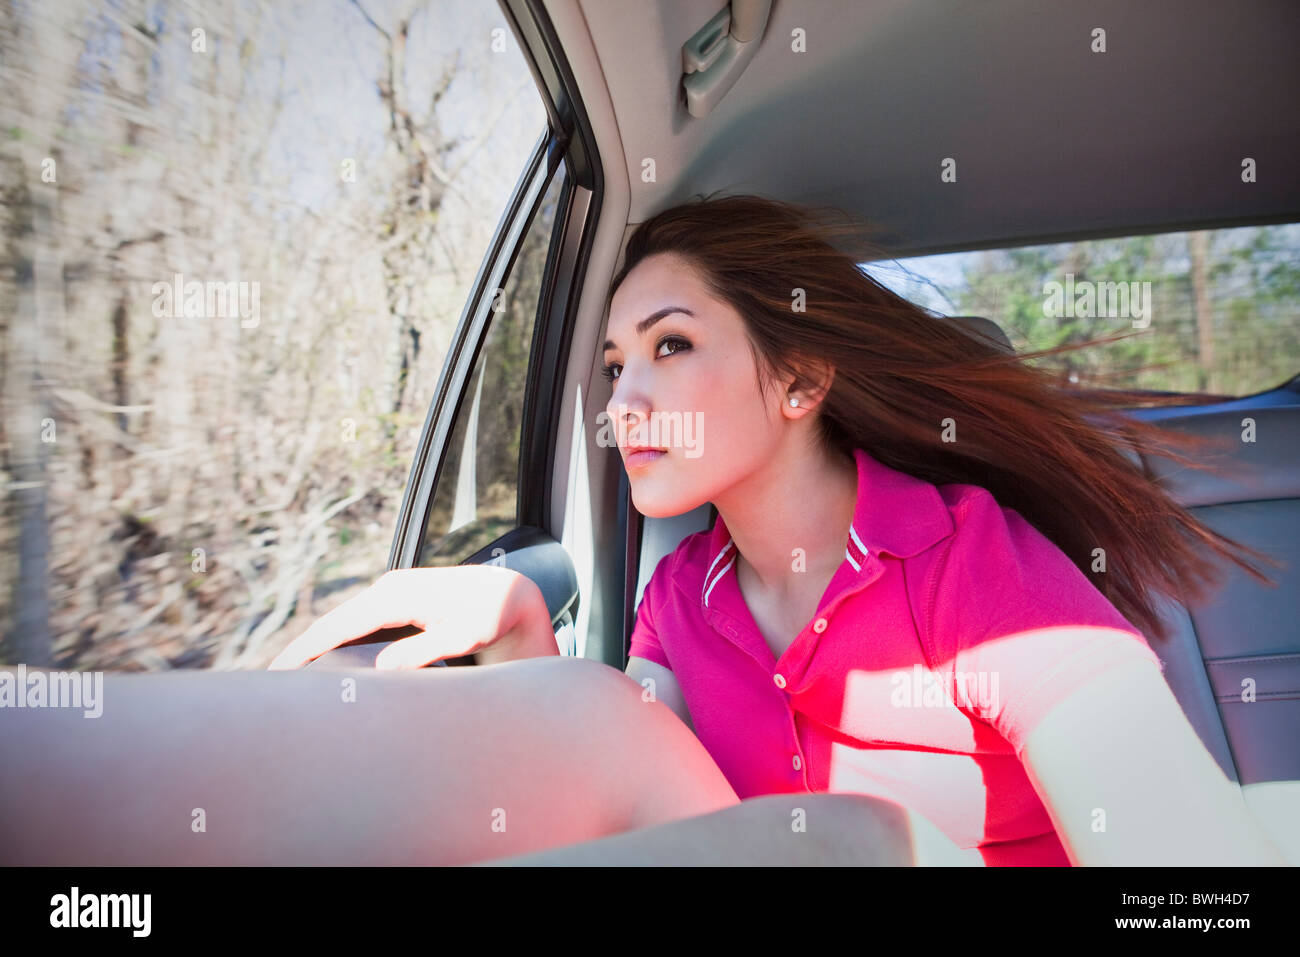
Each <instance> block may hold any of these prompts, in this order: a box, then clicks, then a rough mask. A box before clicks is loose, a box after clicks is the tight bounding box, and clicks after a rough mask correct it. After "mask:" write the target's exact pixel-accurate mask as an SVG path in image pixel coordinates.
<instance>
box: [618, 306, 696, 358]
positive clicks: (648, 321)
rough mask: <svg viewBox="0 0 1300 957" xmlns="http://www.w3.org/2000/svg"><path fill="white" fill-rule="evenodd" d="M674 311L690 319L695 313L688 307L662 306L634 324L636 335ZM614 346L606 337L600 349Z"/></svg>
mask: <svg viewBox="0 0 1300 957" xmlns="http://www.w3.org/2000/svg"><path fill="white" fill-rule="evenodd" d="M674 312H681V313H685V314H686V315H688V316H690V317H691V318H692V319H694V318H695V313H693V312H691V311H690V310H689V309H686V308H685V307H683V306H664V308H662V309H659V310H656V311H655V312H652V313H650V315H648V316H646V317H645V318H644V319H642V320H641V321H640V322H638V323H637V324H636V334H637V336H638V337H639V336H642V335H644V334H645V331H646V330H647V329H649V328H650V327H651V326H653V325H654V324H655V323H656V322H658V321H659V320H660V319H662V318H663V317H664V316H669V315H672V314H673V313H674ZM616 348H618V347H617V346H615V345H614V340H613V339H606V340H605V344H604V345H603V346H601V349H602V350H604V349H616Z"/></svg>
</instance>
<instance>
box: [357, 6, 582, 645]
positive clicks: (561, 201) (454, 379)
mask: <svg viewBox="0 0 1300 957" xmlns="http://www.w3.org/2000/svg"><path fill="white" fill-rule="evenodd" d="M503 10H505V11H506V12H507V13H508V14H509V13H510V12H511V11H510V5H509V4H504V5H503ZM519 24H520V21H518V20H516V21H515V29H516V32H517V33H518V34H519V36H520V41H521V47H523V48H524V51H525V55H526V56H528V57H529V59H530V65H531V66H532V67H533V71H534V75H535V76H536V77H538V78H539V82H540V83H541V86H542V89H541V92H542V94H543V98H544V101H545V103H546V106H547V112H548V116H549V123H548V125H547V128H546V129H545V130H544V131H543V132H542V133H541V135H540V136H539V138H538V140H537V143H536V146H535V147H534V150H533V153H532V155H531V157H530V158H529V160H528V163H527V164H526V166H525V168H524V169H523V171H522V173H521V175H520V178H519V182H518V184H517V185H516V187H515V191H514V194H513V196H512V197H511V200H510V202H509V204H508V205H507V207H506V210H505V213H504V215H503V216H502V219H501V222H500V223H499V225H498V227H497V230H496V233H495V236H494V237H493V240H492V243H491V245H490V247H489V249H488V253H487V256H486V257H485V259H484V261H483V263H482V265H481V267H480V269H479V272H478V275H477V277H476V278H475V281H474V284H473V287H472V289H471V292H470V295H469V298H468V300H467V301H466V303H465V307H464V311H463V313H462V315H461V319H460V322H459V324H458V327H457V330H456V333H455V337H454V339H453V342H452V344H451V347H450V349H449V351H448V354H447V359H446V361H445V363H444V365H443V369H442V373H441V376H440V379H439V383H438V387H437V390H436V392H435V395H434V399H433V402H432V404H431V406H430V409H429V412H428V416H427V418H426V421H425V424H424V428H423V431H422V434H421V437H420V442H419V445H418V447H417V451H416V455H415V459H414V462H413V464H412V468H411V474H410V478H409V481H408V482H407V486H406V491H405V495H404V498H403V502H402V506H401V508H400V510H399V512H398V520H397V528H396V531H395V535H394V539H393V546H392V551H391V554H390V557H389V568H390V569H395V568H414V567H437V566H445V565H454V564H470V563H490V564H496V565H501V566H504V567H507V568H510V569H513V570H515V571H518V572H520V573H522V574H525V575H527V576H528V577H529V578H531V579H532V580H533V581H535V582H536V583H537V585H538V586H539V588H540V589H541V591H542V594H543V596H544V597H545V599H546V604H547V608H548V610H549V611H550V614H551V622H552V626H553V628H554V629H555V633H556V641H557V645H558V647H559V651H560V653H561V654H562V655H575V654H578V645H577V638H576V633H575V629H574V622H575V620H576V616H577V612H578V606H579V601H580V595H579V592H578V578H577V575H576V573H575V569H574V564H573V561H572V559H571V557H570V555H569V553H568V551H567V550H566V549H565V548H564V547H563V546H562V545H561V544H560V542H559V541H557V540H556V538H555V537H554V536H553V535H552V534H551V532H550V531H549V530H548V529H547V527H546V524H547V519H546V516H548V515H549V514H550V509H549V500H548V499H549V494H550V484H551V483H550V481H549V477H550V476H551V474H552V467H553V458H554V442H553V436H554V435H555V429H556V426H557V422H558V403H557V402H556V401H554V400H555V399H556V397H557V396H558V389H557V383H556V381H555V378H554V375H555V370H557V369H560V368H563V364H564V363H563V358H564V354H565V351H566V347H567V341H568V334H569V331H570V330H569V329H568V327H567V321H568V317H569V316H570V315H571V314H572V312H571V308H570V296H571V295H572V294H573V293H574V291H575V290H576V289H577V288H578V285H579V284H578V283H577V278H578V274H579V272H580V269H581V265H582V253H583V252H584V250H585V246H586V245H587V243H585V242H584V239H586V240H589V238H590V237H589V235H588V229H587V226H588V223H589V221H590V218H591V217H592V216H593V215H594V212H595V209H596V205H595V203H594V202H593V199H594V197H595V195H596V191H597V190H596V187H597V185H598V177H597V175H596V174H595V170H594V163H593V158H594V154H593V153H592V151H591V149H590V146H589V144H588V142H587V141H586V140H585V138H583V137H581V136H578V137H575V136H574V127H575V119H574V116H573V110H572V107H571V106H568V105H567V104H571V103H572V102H573V101H572V99H570V98H568V97H567V96H564V95H563V89H562V87H561V86H560V85H559V84H561V83H562V82H563V77H562V75H561V72H560V71H557V69H556V65H555V64H549V65H548V66H546V67H542V68H539V66H538V62H537V57H538V55H539V53H540V54H541V55H543V56H549V54H547V53H545V52H544V50H543V48H542V47H538V46H534V47H533V48H531V49H530V48H529V46H528V41H529V39H530V38H531V39H532V40H533V41H534V42H537V41H538V38H537V37H536V36H532V35H531V34H530V32H529V30H528V29H524V30H522V31H521V29H520V25H519ZM527 24H532V25H533V26H536V23H535V21H531V20H530V21H527ZM548 84H549V85H548ZM557 102H558V103H561V104H566V105H565V106H564V107H563V108H562V107H561V106H557ZM381 636H383V637H386V638H390V639H391V638H392V637H393V633H391V632H389V633H381ZM376 637H380V636H376ZM377 651H378V649H377V648H372V649H368V650H367V651H366V652H365V656H366V657H367V658H370V657H373V654H374V653H377ZM472 663H473V661H472V657H470V656H466V657H462V658H454V659H449V660H447V662H446V664H447V665H451V666H459V665H467V664H472Z"/></svg>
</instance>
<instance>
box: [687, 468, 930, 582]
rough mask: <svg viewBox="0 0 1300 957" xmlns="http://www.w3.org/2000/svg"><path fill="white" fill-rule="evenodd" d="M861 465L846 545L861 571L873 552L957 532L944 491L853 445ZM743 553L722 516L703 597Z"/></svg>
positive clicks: (903, 554) (916, 547)
mask: <svg viewBox="0 0 1300 957" xmlns="http://www.w3.org/2000/svg"><path fill="white" fill-rule="evenodd" d="M853 459H854V461H855V462H856V464H857V467H858V499H857V505H856V506H855V508H854V512H853V521H852V523H850V525H849V529H848V535H847V537H846V540H845V546H844V560H845V561H846V562H848V564H849V566H850V567H851V568H852V569H853V571H854V572H855V573H856V574H858V575H861V574H862V573H863V569H864V567H865V566H866V564H867V559H868V556H870V555H872V554H879V553H882V552H883V553H887V554H889V555H893V556H894V557H895V558H911V557H912V556H914V555H918V554H920V553H921V552H923V551H925V549H927V548H929V547H930V546H931V545H933V544H935V543H936V542H939V541H942V540H943V539H944V538H946V537H948V536H949V535H951V534H952V533H953V530H954V526H953V523H952V516H951V515H949V514H948V507H947V506H946V505H945V504H944V501H943V498H942V496H940V495H939V490H938V489H937V488H935V487H934V486H933V485H931V484H930V483H929V482H926V481H925V480H924V479H919V478H917V477H915V476H913V475H908V474H907V473H906V472H900V471H898V470H897V469H892V468H890V467H889V466H887V465H885V464H883V463H882V462H878V461H877V460H876V459H875V458H873V457H872V456H870V455H868V454H867V453H866V452H865V451H863V450H862V449H854V451H853ZM737 554H738V552H737V549H736V544H735V542H733V541H732V540H731V535H730V533H728V531H727V525H726V523H725V522H723V520H722V516H721V515H719V516H718V519H717V521H716V522H715V523H714V525H713V531H712V533H711V534H710V536H709V548H708V555H709V566H708V569H707V571H706V572H705V575H704V583H703V585H702V586H701V589H700V601H701V603H703V604H704V605H706V606H707V605H708V603H709V595H710V593H711V592H712V591H713V589H714V587H715V586H716V585H717V583H718V582H719V581H721V580H722V577H723V576H724V575H726V573H727V571H728V570H729V569H730V568H731V567H732V566H733V565H735V563H736V556H737Z"/></svg>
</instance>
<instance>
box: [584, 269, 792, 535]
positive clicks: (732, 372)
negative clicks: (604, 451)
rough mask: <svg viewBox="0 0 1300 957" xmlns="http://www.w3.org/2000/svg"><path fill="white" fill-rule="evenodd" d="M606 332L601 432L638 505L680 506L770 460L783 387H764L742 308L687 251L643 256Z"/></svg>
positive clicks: (668, 509) (710, 495)
mask: <svg viewBox="0 0 1300 957" xmlns="http://www.w3.org/2000/svg"><path fill="white" fill-rule="evenodd" d="M606 336H607V341H606V343H605V351H604V362H605V374H606V377H607V378H609V377H611V376H612V387H613V394H612V395H611V397H610V400H609V404H608V405H607V406H606V407H605V411H606V414H607V416H608V418H607V420H606V421H605V422H604V423H602V425H601V432H600V437H599V440H600V441H601V442H602V444H606V445H607V444H610V443H611V442H617V444H618V447H619V454H620V455H621V456H622V458H623V464H624V467H625V468H626V469H627V474H628V481H629V484H630V486H631V490H632V501H633V503H634V504H635V505H636V508H637V511H639V512H641V513H642V514H643V515H647V516H650V517H652V518H661V517H665V516H670V515H680V514H681V513H683V512H687V511H690V510H691V509H693V508H696V507H698V506H699V505H702V504H704V503H705V502H710V501H717V499H718V497H719V494H720V493H721V492H723V491H725V490H726V489H728V488H730V487H731V486H733V485H735V484H736V483H737V482H739V481H741V480H742V479H744V478H745V477H746V476H748V475H750V474H752V473H754V472H755V471H756V470H757V469H759V468H760V467H761V466H762V465H763V464H764V463H766V462H770V461H771V457H772V456H773V455H774V454H775V453H776V451H777V447H778V445H779V442H780V439H781V425H782V421H783V418H782V415H781V412H780V407H781V404H782V402H783V391H782V390H781V389H779V388H770V389H769V392H768V394H767V396H764V395H763V393H762V390H761V389H760V387H759V382H758V372H757V367H756V364H755V361H754V356H753V353H752V352H751V351H750V346H749V339H748V337H747V336H746V333H745V326H744V321H743V320H742V319H741V317H740V314H739V313H737V312H736V311H735V310H734V309H732V308H731V306H729V305H727V304H726V303H723V302H720V301H719V300H717V299H715V298H713V297H712V296H711V295H709V293H708V291H707V288H706V287H705V285H704V283H703V282H702V281H701V280H700V279H699V278H698V277H697V276H696V275H695V273H694V272H693V270H691V269H690V268H689V267H688V266H687V265H686V264H685V262H684V260H682V259H680V258H678V257H676V256H673V255H671V254H667V253H661V254H658V255H655V256H650V257H647V258H646V259H644V260H642V262H641V263H640V264H639V265H637V266H636V268H634V269H633V270H632V272H630V273H629V274H628V276H627V277H626V279H624V281H623V284H622V285H621V286H620V287H619V288H618V291H617V292H616V293H615V294H614V298H613V300H612V301H611V303H610V310H609V325H608V327H607V329H606ZM638 449H646V451H638Z"/></svg>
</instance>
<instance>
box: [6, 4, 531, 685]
mask: <svg viewBox="0 0 1300 957" xmlns="http://www.w3.org/2000/svg"><path fill="white" fill-rule="evenodd" d="M203 6H204V5H201V4H200V5H189V6H186V5H177V4H145V5H141V6H139V8H138V11H137V12H136V13H130V14H126V13H122V14H121V15H119V14H115V13H113V12H112V11H111V10H108V11H107V12H106V10H105V9H101V7H102V5H93V6H81V5H76V4H19V5H17V6H15V7H14V8H13V9H12V11H10V12H9V14H7V15H6V16H5V17H0V79H2V80H3V85H4V88H5V90H6V91H9V93H10V94H12V95H11V96H9V99H8V100H7V101H6V107H7V108H8V109H9V113H8V114H7V116H8V117H9V118H8V119H6V121H5V124H4V126H5V129H4V137H3V138H4V141H5V143H6V149H5V152H4V157H3V161H2V162H3V167H4V168H3V176H0V181H2V182H0V193H2V194H3V205H2V206H0V213H2V214H3V222H4V228H5V235H6V238H7V241H8V243H9V248H10V251H11V257H12V262H13V264H14V268H10V269H5V270H0V303H2V304H3V307H4V309H3V311H4V315H5V319H6V321H5V322H4V323H0V385H2V387H3V406H2V408H0V411H2V412H3V419H2V421H0V488H3V489H4V492H5V495H4V496H3V498H2V499H0V636H2V637H3V640H4V645H3V647H2V648H0V660H4V661H9V662H26V663H28V664H31V665H41V666H52V667H72V668H85V669H96V668H104V669H122V670H137V671H138V670H162V669H168V668H177V667H194V668H202V667H235V668H240V667H248V668H256V667H261V666H263V665H265V663H266V662H267V661H268V660H269V658H270V657H271V656H273V655H274V654H275V652H276V651H277V650H278V649H279V648H282V647H283V646H284V645H285V644H286V643H287V642H288V641H289V640H290V639H291V638H292V637H294V636H295V635H297V634H298V633H300V632H301V631H302V630H303V629H304V628H306V627H307V625H308V624H309V623H310V622H311V621H312V620H314V619H315V618H316V617H319V616H320V615H321V614H323V613H325V612H326V611H328V610H330V608H332V607H333V606H335V605H337V604H338V603H340V602H342V601H344V600H346V599H347V598H349V597H351V596H352V595H355V594H356V593H357V592H359V591H360V590H362V589H364V588H365V587H366V586H367V585H368V584H369V583H370V582H372V581H373V580H374V579H375V578H376V577H377V576H379V575H380V574H382V573H383V572H384V571H385V569H386V568H387V564H388V556H389V553H390V550H391V547H392V540H393V532H394V527H395V525H396V521H397V513H398V510H399V508H400V506H401V504H402V496H403V490H404V488H405V485H406V482H407V478H408V476H409V474H410V467H411V462H412V460H413V457H414V455H415V450H416V448H417V445H418V442H419V439H420V435H421V426H422V424H423V422H424V419H425V417H426V414H427V411H428V409H429V405H430V402H431V399H432V397H433V394H434V392H435V390H436V388H437V383H438V373H439V370H440V369H441V368H442V367H443V364H444V360H445V357H446V355H447V352H448V349H449V346H450V345H451V343H452V342H453V339H454V336H455V333H456V330H457V326H458V322H459V319H460V316H461V313H462V310H463V307H464V304H465V302H466V299H467V297H468V296H469V294H470V292H471V290H472V288H473V287H474V283H475V279H476V276H477V273H478V269H479V267H480V265H481V264H482V262H483V260H484V257H485V255H486V254H487V253H488V250H489V247H490V245H491V243H492V240H493V237H494V231H495V229H496V227H497V225H498V223H500V221H501V219H502V217H503V214H504V211H505V210H506V208H507V206H508V204H509V203H510V201H511V198H512V196H513V194H514V189H515V186H516V184H517V183H518V180H519V173H520V170H521V169H523V168H524V167H525V165H526V164H527V163H528V162H529V161H530V157H531V156H532V155H533V153H534V148H535V145H536V143H537V142H538V139H539V136H540V135H541V134H543V132H544V131H546V130H547V124H548V120H547V112H546V109H545V107H544V105H543V101H542V98H541V96H540V95H539V92H538V89H537V86H536V82H535V80H534V78H533V75H532V72H531V71H530V69H529V66H528V64H527V61H526V59H525V57H524V55H523V53H522V51H521V50H520V49H519V46H518V43H517V42H516V40H515V36H514V33H513V32H512V29H511V26H510V24H509V22H508V21H507V19H506V17H505V15H504V14H503V12H502V11H501V9H499V8H498V6H497V5H496V4H490V3H482V4H478V3H457V4H439V3H434V2H419V0H413V2H401V3H398V2H392V0H373V2H371V0H367V2H365V3H363V4H357V3H353V2H350V0H320V2H313V3H307V4H302V3H300V4H282V3H255V4H242V5H236V6H234V7H231V8H230V9H228V10H224V12H222V13H221V14H220V15H219V16H218V15H215V14H213V15H212V16H207V15H201V14H204V11H202V10H200V9H199V8H200V7H203ZM204 10H206V7H205V8H204ZM519 281H520V282H523V279H522V274H521V278H520V280H519ZM515 294H516V295H517V297H518V298H519V299H520V300H522V299H523V298H525V291H524V290H523V289H519V290H518V291H517V292H516V293H515ZM513 322H514V317H513V314H512V315H511V316H508V317H507V318H506V319H505V320H503V322H502V324H501V331H500V334H501V335H502V336H505V335H506V332H505V329H506V326H507V325H509V324H511V323H513ZM503 348H504V347H502V348H496V349H495V350H493V355H495V356H496V361H494V362H492V363H489V364H488V365H487V367H486V375H485V377H484V380H483V396H484V400H485V401H488V402H491V403H497V402H498V401H504V400H502V399H499V398H498V397H499V396H500V395H501V394H502V393H503V391H504V390H506V389H507V383H506V382H505V378H506V377H513V376H515V375H522V369H521V368H519V367H518V366H517V365H502V364H501V363H502V362H503V361H504V358H503V357H504V356H505V355H506V352H508V350H505V351H503ZM510 361H511V362H518V361H519V360H518V358H517V356H514V355H513V354H511V356H510ZM497 411H499V410H497V409H496V408H494V409H492V410H491V411H489V410H486V409H485V410H484V411H483V413H482V414H481V415H480V421H481V422H482V423H484V425H483V428H482V429H480V432H479V436H480V441H481V442H482V444H483V445H484V448H485V449H486V448H489V447H490V448H491V449H492V450H493V451H492V452H491V454H489V453H488V452H486V451H485V452H484V458H483V459H482V460H481V461H480V463H479V464H480V475H481V476H483V477H484V478H485V479H486V478H487V477H488V476H495V475H496V473H497V471H498V466H497V464H496V463H497V461H498V458H497V456H499V457H501V458H502V459H504V458H508V457H509V452H508V449H507V447H508V446H509V445H510V444H511V442H512V441H513V440H510V439H502V440H501V442H500V447H498V446H497V445H494V444H493V443H495V442H496V439H495V437H494V436H486V437H485V434H486V432H487V431H489V430H495V429H496V428H497V420H496V419H494V418H493V415H495V414H496V413H497ZM489 420H491V423H492V424H491V425H490V427H489V425H488V423H489ZM488 485H489V486H491V487H490V488H487V487H485V489H484V495H485V497H486V499H485V500H491V501H493V502H495V501H496V499H495V498H493V496H496V495H497V494H498V491H499V488H498V486H497V484H496V480H495V478H493V479H492V480H491V481H489V482H488ZM507 497H508V495H507ZM494 507H495V506H494Z"/></svg>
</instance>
